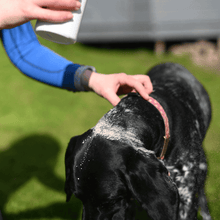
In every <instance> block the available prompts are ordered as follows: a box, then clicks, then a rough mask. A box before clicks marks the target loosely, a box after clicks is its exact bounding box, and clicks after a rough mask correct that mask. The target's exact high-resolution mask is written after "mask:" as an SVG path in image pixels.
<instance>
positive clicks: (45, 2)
mask: <svg viewBox="0 0 220 220" xmlns="http://www.w3.org/2000/svg"><path fill="white" fill-rule="evenodd" d="M35 3H36V4H37V5H39V6H40V7H45V8H51V9H57V10H68V11H72V10H75V8H80V7H81V3H80V2H79V0H62V1H60V0H59V1H58V0H36V2H35Z"/></svg>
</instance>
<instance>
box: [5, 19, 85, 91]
mask: <svg viewBox="0 0 220 220" xmlns="http://www.w3.org/2000/svg"><path fill="white" fill-rule="evenodd" d="M2 42H3V45H4V48H5V50H6V52H7V54H8V56H9V58H10V60H11V62H12V63H13V64H14V65H15V66H16V67H17V68H18V69H19V70H20V71H21V72H22V73H24V74H25V75H27V76H29V77H31V78H33V79H35V80H38V81H40V82H43V83H46V84H49V85H52V86H56V87H59V88H64V89H68V90H72V91H75V90H77V86H76V85H75V84H74V80H75V81H76V80H77V79H76V76H75V73H76V72H77V70H78V69H80V68H81V69H82V68H83V69H85V66H81V65H79V64H74V63H72V62H70V61H68V60H66V59H65V58H63V57H61V56H59V55H58V54H56V53H55V52H53V51H51V50H49V49H48V48H46V47H44V46H42V45H41V44H40V43H39V41H38V39H37V37H36V35H35V32H34V31H33V28H32V26H31V23H30V22H28V23H26V24H23V25H21V26H18V27H15V28H12V29H4V30H2ZM76 75H77V74H76Z"/></svg>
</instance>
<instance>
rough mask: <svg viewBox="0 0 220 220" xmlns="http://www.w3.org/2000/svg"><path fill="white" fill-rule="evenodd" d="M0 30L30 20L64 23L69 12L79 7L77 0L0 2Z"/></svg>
mask: <svg viewBox="0 0 220 220" xmlns="http://www.w3.org/2000/svg"><path fill="white" fill-rule="evenodd" d="M0 4H1V7H0V30H1V29H5V28H13V27H16V26H18V25H21V24H24V23H26V22H28V21H30V20H32V19H40V20H44V21H50V22H64V21H67V20H70V19H72V17H73V15H72V13H71V11H74V10H78V9H79V8H80V6H81V4H80V2H79V0H0Z"/></svg>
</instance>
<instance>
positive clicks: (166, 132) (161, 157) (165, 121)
mask: <svg viewBox="0 0 220 220" xmlns="http://www.w3.org/2000/svg"><path fill="white" fill-rule="evenodd" d="M148 102H150V103H151V104H152V105H153V106H154V107H155V108H157V110H158V111H159V112H160V114H161V116H162V117H163V121H164V125H165V136H164V144H163V150H162V152H161V154H160V157H158V159H160V160H163V159H164V157H165V154H166V151H167V147H168V143H169V139H170V128H169V121H168V117H167V114H166V112H165V111H164V109H163V107H162V106H161V105H160V103H159V102H158V101H157V100H155V99H154V98H152V97H150V98H149V99H148Z"/></svg>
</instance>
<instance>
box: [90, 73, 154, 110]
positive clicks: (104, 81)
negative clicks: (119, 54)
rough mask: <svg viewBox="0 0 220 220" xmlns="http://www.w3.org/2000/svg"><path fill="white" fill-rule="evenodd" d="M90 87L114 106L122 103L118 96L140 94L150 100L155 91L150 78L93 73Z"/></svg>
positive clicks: (122, 74) (145, 76)
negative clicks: (130, 93) (131, 93)
mask: <svg viewBox="0 0 220 220" xmlns="http://www.w3.org/2000/svg"><path fill="white" fill-rule="evenodd" d="M88 86H89V88H91V89H92V90H93V91H94V92H95V93H97V94H98V95H100V96H102V97H103V98H105V99H107V100H108V101H109V102H110V103H111V104H112V105H113V106H116V105H117V104H118V102H119V101H120V98H119V97H118V95H123V94H127V93H129V92H138V93H139V94H140V95H141V96H142V97H143V98H144V99H146V100H148V99H149V94H150V93H151V92H152V91H153V86H152V83H151V81H150V78H149V76H147V75H126V74H125V73H118V74H110V75H105V74H98V73H95V72H92V74H91V76H90V79H89V84H88Z"/></svg>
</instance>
